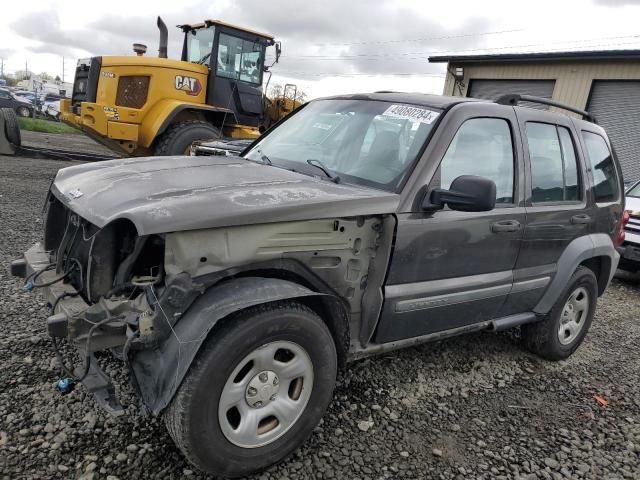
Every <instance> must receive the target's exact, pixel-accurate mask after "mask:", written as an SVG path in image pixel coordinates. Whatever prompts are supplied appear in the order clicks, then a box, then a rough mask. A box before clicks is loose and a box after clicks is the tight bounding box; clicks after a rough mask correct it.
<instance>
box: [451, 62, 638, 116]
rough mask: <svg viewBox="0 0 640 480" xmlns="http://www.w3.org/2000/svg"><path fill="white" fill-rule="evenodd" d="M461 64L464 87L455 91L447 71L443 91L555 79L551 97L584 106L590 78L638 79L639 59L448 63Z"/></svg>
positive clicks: (452, 93)
mask: <svg viewBox="0 0 640 480" xmlns="http://www.w3.org/2000/svg"><path fill="white" fill-rule="evenodd" d="M456 66H462V67H463V68H464V79H463V83H464V87H465V88H463V89H462V90H463V92H462V93H459V91H458V88H456V87H455V82H454V81H453V77H452V75H451V74H449V73H448V74H447V78H446V80H445V86H444V92H443V94H444V95H456V96H467V90H468V89H469V84H470V81H471V80H473V79H484V80H521V79H527V80H555V82H556V84H555V89H554V92H553V99H554V100H557V101H559V102H564V103H568V104H570V105H573V106H575V107H578V108H585V107H586V105H587V100H588V98H589V92H590V90H591V81H592V80H594V79H598V80H640V61H632V60H626V61H604V60H598V61H593V62H585V61H581V62H576V61H566V62H565V61H554V62H531V63H526V62H518V63H493V64H484V63H482V64H467V63H465V64H462V65H455V64H452V65H450V68H449V70H451V71H453V70H454V69H455V67H456Z"/></svg>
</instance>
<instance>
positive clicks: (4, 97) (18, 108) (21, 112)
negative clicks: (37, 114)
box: [0, 88, 33, 117]
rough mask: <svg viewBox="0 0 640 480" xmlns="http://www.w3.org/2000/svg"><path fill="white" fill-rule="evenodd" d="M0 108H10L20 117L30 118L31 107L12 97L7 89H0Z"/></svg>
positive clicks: (24, 101)
mask: <svg viewBox="0 0 640 480" xmlns="http://www.w3.org/2000/svg"><path fill="white" fill-rule="evenodd" d="M0 108H12V109H13V110H15V112H16V114H17V115H18V116H20V117H30V116H31V114H32V112H33V105H32V104H31V103H30V102H28V101H26V100H23V99H21V98H19V97H16V96H15V95H13V94H12V93H11V92H10V91H9V90H8V89H6V88H0Z"/></svg>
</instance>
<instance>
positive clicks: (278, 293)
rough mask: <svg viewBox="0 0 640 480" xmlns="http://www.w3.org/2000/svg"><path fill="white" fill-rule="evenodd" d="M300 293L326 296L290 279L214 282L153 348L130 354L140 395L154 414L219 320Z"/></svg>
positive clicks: (175, 388)
mask: <svg viewBox="0 0 640 480" xmlns="http://www.w3.org/2000/svg"><path fill="white" fill-rule="evenodd" d="M303 297H330V296H329V295H326V294H323V293H318V292H314V291H312V290H309V289H308V288H305V287H303V286H302V285H299V284H297V283H294V282H289V281H287V280H280V279H274V278H262V277H242V278H236V279H233V280H229V281H227V282H224V283H222V284H220V285H218V286H214V287H212V288H211V289H209V290H208V291H207V292H206V293H204V294H203V295H202V296H200V297H199V298H198V299H197V300H196V301H195V302H194V303H193V305H192V306H191V307H190V308H189V310H188V311H187V312H186V313H185V314H184V316H183V317H182V318H181V319H180V320H179V321H178V322H177V323H176V324H175V326H174V327H173V329H172V333H171V334H170V335H169V336H168V337H167V338H166V339H165V340H164V341H163V342H162V343H160V345H159V346H157V347H156V348H153V349H149V350H144V351H141V352H138V353H137V354H136V353H132V354H131V356H132V358H131V362H130V365H131V368H132V369H133V374H134V376H135V379H136V383H137V386H138V388H139V391H140V394H141V395H142V399H143V401H144V403H145V405H146V406H147V408H148V409H149V410H150V411H151V413H153V414H154V415H157V414H159V413H160V412H161V411H162V410H163V409H164V408H165V407H167V405H169V402H171V399H172V398H173V396H174V395H175V393H176V391H177V389H178V387H179V386H180V384H181V383H182V380H183V379H184V377H185V375H186V374H187V371H188V370H189V367H190V366H191V363H192V362H193V360H194V359H195V357H196V355H197V353H198V351H199V350H200V347H201V346H202V344H203V343H204V342H205V341H206V339H207V337H208V335H209V332H210V331H211V329H212V328H213V327H214V326H215V325H216V324H217V323H218V322H219V321H220V320H221V319H223V318H225V317H228V316H229V315H231V314H233V313H236V312H239V311H241V310H245V309H247V308H249V307H253V306H255V305H261V304H265V303H271V302H276V301H280V300H288V299H293V298H303Z"/></svg>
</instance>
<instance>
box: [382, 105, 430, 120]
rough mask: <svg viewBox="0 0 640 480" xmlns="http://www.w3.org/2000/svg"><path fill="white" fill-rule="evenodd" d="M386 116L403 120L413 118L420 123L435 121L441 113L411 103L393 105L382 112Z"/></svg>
mask: <svg viewBox="0 0 640 480" xmlns="http://www.w3.org/2000/svg"><path fill="white" fill-rule="evenodd" d="M382 115H384V116H385V117H392V118H400V119H402V120H413V121H414V122H420V123H433V121H434V120H435V119H436V118H438V116H439V115H440V114H439V113H438V112H434V111H433V110H427V109H426V108H420V107H412V106H409V105H391V106H390V107H389V108H387V109H386V110H385V111H384V113H383V114H382Z"/></svg>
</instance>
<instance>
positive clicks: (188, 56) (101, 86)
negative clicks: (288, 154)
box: [60, 17, 299, 156]
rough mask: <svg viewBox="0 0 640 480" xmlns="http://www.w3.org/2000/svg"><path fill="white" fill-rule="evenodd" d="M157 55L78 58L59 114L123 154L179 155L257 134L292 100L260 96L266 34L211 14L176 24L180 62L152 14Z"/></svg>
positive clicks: (139, 48) (140, 52)
mask: <svg viewBox="0 0 640 480" xmlns="http://www.w3.org/2000/svg"><path fill="white" fill-rule="evenodd" d="M158 28H159V29H160V46H159V55H158V58H153V57H148V56H144V54H145V53H146V46H145V45H141V44H134V51H135V52H136V54H137V55H136V56H102V57H92V58H88V59H81V60H78V65H77V68H76V74H75V80H74V84H73V93H72V96H71V99H70V100H63V101H62V102H61V105H60V110H61V120H62V121H64V122H65V123H67V124H69V125H71V126H74V127H77V128H80V129H82V130H83V131H84V132H85V133H87V134H88V135H89V136H91V137H92V138H94V139H95V140H97V141H99V142H100V143H102V144H104V145H106V146H107V147H109V148H110V149H112V150H114V151H116V152H118V153H121V154H125V155H131V156H145V155H182V154H185V153H188V151H189V147H190V145H191V144H192V142H194V141H195V140H206V139H215V138H222V137H230V138H256V137H258V136H259V135H260V134H261V132H263V131H264V130H265V129H266V128H268V127H269V126H270V125H271V124H272V123H274V122H276V121H278V120H279V119H280V118H282V117H284V116H286V114H287V113H289V111H291V110H293V109H294V108H295V107H297V106H298V104H299V102H297V101H296V100H295V97H294V99H293V101H291V100H290V99H288V98H285V96H284V95H283V98H282V99H276V100H274V101H272V100H269V99H267V98H266V96H265V95H264V94H263V91H262V81H263V76H264V75H265V73H267V74H268V75H270V72H269V67H268V66H265V52H266V49H267V47H272V46H273V47H274V48H275V60H276V62H277V60H278V58H279V57H280V51H281V48H280V43H279V42H276V41H275V40H274V38H273V36H271V35H269V34H266V33H260V32H255V31H253V30H249V29H246V28H241V27H238V26H234V25H230V24H228V23H225V22H221V21H218V20H206V21H205V22H203V23H199V24H194V25H179V28H180V29H181V30H182V32H183V33H184V43H183V47H182V58H181V60H172V59H168V58H167V40H168V32H167V27H166V25H165V24H164V22H163V21H162V19H161V18H160V17H158Z"/></svg>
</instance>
